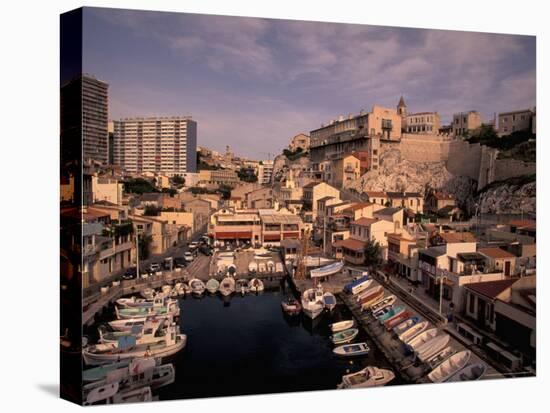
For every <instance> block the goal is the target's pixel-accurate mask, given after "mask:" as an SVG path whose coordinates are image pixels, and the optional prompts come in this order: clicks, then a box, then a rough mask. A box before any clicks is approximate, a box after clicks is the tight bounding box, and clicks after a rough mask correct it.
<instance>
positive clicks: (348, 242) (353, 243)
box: [332, 238, 365, 251]
mask: <svg viewBox="0 0 550 413" xmlns="http://www.w3.org/2000/svg"><path fill="white" fill-rule="evenodd" d="M332 245H333V246H334V247H343V248H347V249H349V250H353V251H363V250H364V249H365V243H364V242H363V241H359V240H358V239H355V238H347V239H344V240H340V241H336V242H335V243H334V244H332Z"/></svg>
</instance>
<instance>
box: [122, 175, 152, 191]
mask: <svg viewBox="0 0 550 413" xmlns="http://www.w3.org/2000/svg"><path fill="white" fill-rule="evenodd" d="M123 184H124V192H126V193H131V194H145V193H149V192H158V190H157V188H155V187H154V186H153V184H152V183H151V182H149V181H148V180H146V179H143V178H135V179H129V180H127V181H124V182H123Z"/></svg>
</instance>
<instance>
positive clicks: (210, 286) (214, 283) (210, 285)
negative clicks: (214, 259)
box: [206, 278, 220, 294]
mask: <svg viewBox="0 0 550 413" xmlns="http://www.w3.org/2000/svg"><path fill="white" fill-rule="evenodd" d="M219 288H220V282H219V281H218V280H216V279H215V278H210V279H209V280H208V281H207V282H206V290H207V291H208V292H209V293H210V294H215V293H216V292H217V291H218V289H219Z"/></svg>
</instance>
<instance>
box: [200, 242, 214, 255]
mask: <svg viewBox="0 0 550 413" xmlns="http://www.w3.org/2000/svg"><path fill="white" fill-rule="evenodd" d="M199 252H200V253H201V254H204V255H208V256H210V255H212V250H211V249H210V248H209V247H207V246H206V245H201V246H200V247H199Z"/></svg>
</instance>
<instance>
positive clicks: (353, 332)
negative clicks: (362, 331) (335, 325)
mask: <svg viewBox="0 0 550 413" xmlns="http://www.w3.org/2000/svg"><path fill="white" fill-rule="evenodd" d="M357 334H359V330H358V329H357V328H350V329H348V330H344V331H340V332H338V333H334V335H333V336H332V337H331V338H330V339H331V340H332V342H333V343H334V344H342V343H348V342H350V341H351V340H353V339H354V338H355V337H357Z"/></svg>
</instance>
